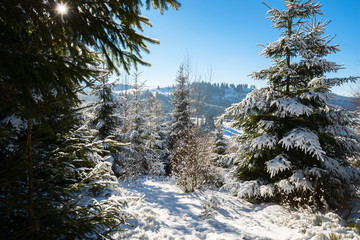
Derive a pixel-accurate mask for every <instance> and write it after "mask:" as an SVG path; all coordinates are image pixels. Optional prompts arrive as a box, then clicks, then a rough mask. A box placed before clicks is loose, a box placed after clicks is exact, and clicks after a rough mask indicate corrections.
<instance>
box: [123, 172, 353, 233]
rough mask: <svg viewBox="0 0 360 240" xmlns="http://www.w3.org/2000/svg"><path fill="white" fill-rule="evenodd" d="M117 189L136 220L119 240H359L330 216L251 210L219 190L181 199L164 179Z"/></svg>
mask: <svg viewBox="0 0 360 240" xmlns="http://www.w3.org/2000/svg"><path fill="white" fill-rule="evenodd" d="M120 185H121V189H122V191H123V193H124V194H125V195H127V196H130V199H132V200H130V201H129V206H128V208H127V209H128V211H130V212H132V214H133V215H134V217H135V219H132V220H129V223H130V224H131V225H133V226H132V227H129V228H127V229H126V230H125V231H124V232H122V233H121V236H118V237H119V238H120V239H159V240H160V239H174V240H175V239H185V240H188V239H189V240H191V239H214V240H215V239H219V240H220V239H231V240H237V239H249V240H250V239H279V240H281V239H314V240H315V239H360V235H359V234H358V233H356V232H355V230H352V229H350V228H348V227H346V223H345V221H343V220H341V219H340V218H339V217H338V216H337V215H336V214H333V213H328V214H326V215H322V214H314V213H306V212H297V211H295V210H290V209H289V208H286V207H282V206H279V205H275V204H264V205H254V204H250V203H248V202H245V201H239V200H237V199H235V198H234V197H232V196H231V195H229V194H228V193H227V192H225V191H219V190H210V189H207V190H201V191H197V192H194V193H183V192H182V191H181V190H180V189H179V188H177V187H176V185H175V181H174V180H172V179H169V178H167V179H165V180H163V181H162V180H159V179H158V180H154V179H150V178H144V179H141V180H139V181H137V182H136V183H132V184H126V183H120ZM206 204H207V206H212V207H210V208H207V207H206V206H205V205H206ZM204 206H205V208H206V209H207V211H205V210H204ZM205 213H207V215H208V217H207V218H204V217H202V216H204V214H205ZM335 237H337V238H335Z"/></svg>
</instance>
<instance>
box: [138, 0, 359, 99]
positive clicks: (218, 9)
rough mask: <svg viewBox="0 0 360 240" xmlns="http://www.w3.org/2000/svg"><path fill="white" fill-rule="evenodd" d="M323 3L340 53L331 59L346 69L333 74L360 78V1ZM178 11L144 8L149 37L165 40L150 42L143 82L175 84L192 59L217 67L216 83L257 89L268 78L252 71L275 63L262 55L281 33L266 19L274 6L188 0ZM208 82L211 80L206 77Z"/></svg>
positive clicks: (277, 3)
mask: <svg viewBox="0 0 360 240" xmlns="http://www.w3.org/2000/svg"><path fill="white" fill-rule="evenodd" d="M265 2H266V4H267V5H269V6H270V7H273V8H277V9H284V2H283V0H267V1H265ZM316 2H320V3H321V4H323V7H322V12H323V15H322V16H320V17H321V18H323V19H324V20H331V23H330V24H329V25H328V26H327V29H326V32H325V33H326V34H329V35H330V36H334V35H336V36H335V38H334V39H333V41H332V43H333V44H338V45H339V47H340V50H341V51H340V52H338V53H336V54H330V55H329V56H328V57H327V58H326V59H327V60H329V61H334V62H336V63H338V64H343V65H344V67H345V69H342V70H340V71H339V72H337V73H332V74H328V75H327V77H347V76H360V45H359V42H360V31H358V29H359V26H360V1H358V0H346V1H338V0H319V1H316ZM181 4H182V6H181V8H180V9H179V10H178V11H174V10H169V11H168V12H167V13H166V14H164V15H161V14H160V13H159V12H156V11H144V12H143V14H144V15H145V16H146V17H148V18H149V19H150V21H151V22H152V24H153V27H152V28H145V33H144V34H145V35H146V36H149V37H152V38H156V39H159V40H160V42H161V43H160V45H150V46H149V49H150V54H149V55H147V54H144V55H143V57H144V60H145V61H147V62H150V63H151V65H152V66H151V67H140V68H139V70H140V71H142V72H143V73H142V80H146V82H147V85H154V86H157V85H172V84H174V83H175V75H176V72H177V69H178V66H179V64H180V63H181V62H182V61H184V59H185V58H186V57H189V58H190V60H191V62H192V64H193V65H194V66H193V67H194V72H195V73H198V74H200V75H203V76H205V75H206V74H207V73H208V72H209V70H210V69H211V71H212V74H213V79H212V82H228V83H236V84H241V83H248V84H255V85H256V86H257V87H263V86H265V85H266V81H255V80H252V79H250V77H249V76H248V74H250V73H251V72H254V71H258V70H260V69H262V68H265V67H267V66H269V64H270V63H271V62H270V59H266V58H264V57H263V56H260V53H261V51H262V49H263V47H261V46H257V44H264V45H267V44H268V43H269V42H272V41H276V40H277V39H278V38H279V34H280V32H279V31H277V30H274V29H272V27H271V26H272V23H271V21H270V20H268V19H267V18H266V17H267V16H266V13H267V11H268V10H269V8H268V7H267V6H265V5H264V4H262V3H261V0H252V1H239V0H226V1H219V0H196V1H193V0H182V1H181ZM202 80H207V79H202ZM357 89H358V83H355V84H346V85H344V86H341V87H335V88H333V91H334V92H335V93H338V94H342V95H352V94H353V93H354V92H355V91H356V90H357Z"/></svg>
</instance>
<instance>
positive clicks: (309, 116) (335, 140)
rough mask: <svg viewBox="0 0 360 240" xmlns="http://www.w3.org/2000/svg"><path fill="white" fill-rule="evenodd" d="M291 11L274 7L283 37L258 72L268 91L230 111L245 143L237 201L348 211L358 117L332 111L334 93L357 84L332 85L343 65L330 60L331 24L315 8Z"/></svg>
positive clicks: (294, 5) (292, 1)
mask: <svg viewBox="0 0 360 240" xmlns="http://www.w3.org/2000/svg"><path fill="white" fill-rule="evenodd" d="M284 3H285V7H286V8H285V10H282V11H280V10H277V9H274V8H271V7H269V8H270V10H269V11H268V15H269V17H268V18H269V19H270V20H271V21H272V22H273V23H274V25H273V27H274V28H276V29H280V30H282V32H281V37H280V39H278V40H277V41H275V42H271V43H269V44H268V45H267V46H264V50H263V51H262V55H264V56H265V57H267V58H271V59H272V60H273V66H271V67H269V68H266V69H262V70H260V71H258V72H254V73H252V74H251V75H252V77H253V78H254V79H266V80H267V81H268V82H269V86H268V87H265V88H261V89H256V90H254V91H252V92H251V93H250V94H248V95H247V97H246V98H245V99H244V100H243V101H242V102H240V103H238V104H235V105H233V106H232V107H230V108H228V109H227V110H226V113H225V115H224V117H229V116H232V125H233V127H237V128H240V129H243V130H244V133H243V135H242V136H241V137H240V138H239V143H238V144H239V151H238V154H237V157H236V159H235V165H236V166H235V168H234V170H233V174H234V177H235V178H236V179H239V180H241V181H240V182H234V183H232V184H230V185H232V190H233V192H234V193H235V194H236V195H238V196H239V197H243V198H248V199H252V200H269V201H277V202H285V203H290V204H292V205H307V206H311V207H313V208H321V209H338V210H340V209H341V208H343V207H346V206H347V204H348V202H347V201H349V200H351V199H352V197H353V196H354V194H355V186H357V183H358V180H359V171H358V170H357V169H356V168H354V167H352V166H351V165H350V163H349V161H348V158H349V157H352V156H357V155H358V154H359V138H358V137H357V135H356V133H355V132H354V131H353V130H352V127H353V126H354V125H355V124H356V122H355V121H354V119H355V118H354V115H352V114H351V113H349V112H347V111H345V110H344V109H342V108H339V107H336V106H333V105H329V104H328V103H327V100H328V98H329V92H330V88H331V87H332V86H336V85H341V84H342V83H344V82H347V81H354V80H355V78H353V77H349V78H326V75H325V74H326V73H328V72H337V71H338V70H339V69H341V65H338V64H336V63H333V62H330V61H327V60H326V59H324V57H326V56H327V55H328V54H330V53H335V52H337V51H339V48H338V47H337V45H331V44H330V40H331V39H330V40H328V39H327V36H323V35H324V30H325V27H326V25H327V24H328V23H329V22H328V21H325V22H322V21H317V20H316V15H319V14H321V10H320V8H321V5H320V4H319V3H316V2H315V1H311V0H307V1H301V0H284Z"/></svg>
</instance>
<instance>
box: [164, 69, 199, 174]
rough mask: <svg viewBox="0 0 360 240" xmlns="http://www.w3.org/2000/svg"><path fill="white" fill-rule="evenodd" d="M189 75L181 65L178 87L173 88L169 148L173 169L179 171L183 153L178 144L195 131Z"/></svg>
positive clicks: (177, 80) (185, 140) (177, 79)
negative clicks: (191, 115) (192, 119)
mask: <svg viewBox="0 0 360 240" xmlns="http://www.w3.org/2000/svg"><path fill="white" fill-rule="evenodd" d="M188 78H189V76H188V73H187V71H186V69H185V66H184V65H181V66H180V68H179V72H178V75H177V78H176V82H177V85H176V88H174V90H173V93H172V94H173V97H174V99H173V101H172V105H173V106H174V110H173V112H172V114H171V115H172V118H173V122H172V124H171V126H170V136H169V150H170V162H171V169H172V171H174V172H178V171H179V169H178V164H179V161H180V160H179V159H180V156H181V155H182V154H183V153H182V152H181V151H179V148H178V146H179V145H180V144H182V143H185V142H187V140H188V138H189V135H191V134H192V131H193V123H192V122H191V119H190V97H189V96H190V92H189V91H190V90H189V86H188V85H189V83H188V81H189V79H188Z"/></svg>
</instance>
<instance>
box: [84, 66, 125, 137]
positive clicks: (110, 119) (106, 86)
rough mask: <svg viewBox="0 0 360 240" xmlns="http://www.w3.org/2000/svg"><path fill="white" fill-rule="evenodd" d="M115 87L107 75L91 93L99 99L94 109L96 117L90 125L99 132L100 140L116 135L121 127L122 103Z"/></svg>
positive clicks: (106, 74)
mask: <svg viewBox="0 0 360 240" xmlns="http://www.w3.org/2000/svg"><path fill="white" fill-rule="evenodd" d="M114 86H115V83H110V82H109V79H108V73H105V75H104V76H101V77H100V83H99V84H97V85H94V86H93V87H92V91H91V92H90V94H91V95H93V96H95V97H97V99H98V101H97V102H96V103H95V106H94V107H93V108H92V113H93V115H94V116H93V117H92V119H91V120H90V121H91V123H90V124H91V125H92V127H93V128H95V129H97V130H98V137H99V138H100V139H105V138H106V137H108V136H111V135H114V134H115V132H116V129H117V128H120V127H121V118H120V116H119V112H118V108H119V105H120V102H119V101H118V99H117V97H116V96H115V94H114V92H113V89H114Z"/></svg>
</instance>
